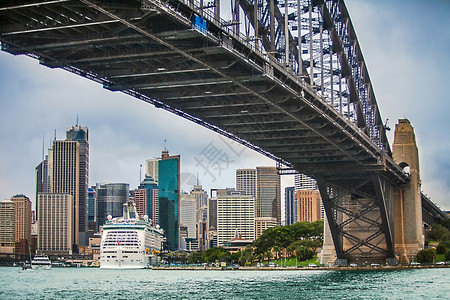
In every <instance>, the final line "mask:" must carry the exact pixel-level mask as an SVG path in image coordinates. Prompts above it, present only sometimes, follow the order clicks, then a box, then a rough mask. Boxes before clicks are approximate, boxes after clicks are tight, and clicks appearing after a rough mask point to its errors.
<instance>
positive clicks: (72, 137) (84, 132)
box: [66, 124, 89, 246]
mask: <svg viewBox="0 0 450 300" xmlns="http://www.w3.org/2000/svg"><path fill="white" fill-rule="evenodd" d="M66 141H76V142H78V152H79V157H78V169H79V172H78V192H77V197H78V232H79V244H80V245H85V246H87V245H89V234H88V188H89V131H88V129H87V127H80V126H78V124H77V126H71V127H68V128H67V129H66Z"/></svg>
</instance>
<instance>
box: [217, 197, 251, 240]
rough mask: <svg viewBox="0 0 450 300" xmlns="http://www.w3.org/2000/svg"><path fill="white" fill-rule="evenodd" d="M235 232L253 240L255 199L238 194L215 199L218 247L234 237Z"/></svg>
mask: <svg viewBox="0 0 450 300" xmlns="http://www.w3.org/2000/svg"><path fill="white" fill-rule="evenodd" d="M236 232H237V233H238V234H240V235H242V237H244V238H246V239H248V240H254V239H255V198H254V197H253V196H247V195H240V194H239V193H238V192H236V193H234V194H233V195H227V196H220V197H218V198H217V244H218V246H223V244H224V243H225V242H226V241H229V240H231V239H232V238H233V237H235V236H236Z"/></svg>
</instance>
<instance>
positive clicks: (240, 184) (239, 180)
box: [236, 169, 256, 199]
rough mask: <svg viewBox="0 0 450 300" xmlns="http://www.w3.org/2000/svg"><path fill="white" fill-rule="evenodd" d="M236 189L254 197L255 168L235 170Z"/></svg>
mask: <svg viewBox="0 0 450 300" xmlns="http://www.w3.org/2000/svg"><path fill="white" fill-rule="evenodd" d="M236 191H238V192H241V193H242V195H247V196H253V197H255V199H256V169H238V170H236Z"/></svg>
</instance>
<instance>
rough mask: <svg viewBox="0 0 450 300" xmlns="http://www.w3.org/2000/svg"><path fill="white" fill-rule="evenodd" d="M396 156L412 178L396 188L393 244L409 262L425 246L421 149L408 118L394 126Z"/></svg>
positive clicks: (395, 159)
mask: <svg viewBox="0 0 450 300" xmlns="http://www.w3.org/2000/svg"><path fill="white" fill-rule="evenodd" d="M393 159H394V161H395V162H396V163H397V164H398V165H400V166H401V167H402V168H404V170H405V171H406V172H408V173H409V174H410V181H409V182H408V183H407V184H405V185H403V186H398V187H395V190H394V245H395V254H396V255H397V256H398V260H399V261H400V263H409V262H410V261H411V260H412V259H413V258H414V257H415V256H416V255H417V252H418V251H419V250H421V249H423V246H424V235H423V225H422V201H421V181H420V170H419V151H418V148H417V144H416V138H415V135H414V128H413V127H412V126H411V123H410V122H409V121H408V120H407V119H400V120H399V123H398V124H397V125H396V126H395V135H394V144H393Z"/></svg>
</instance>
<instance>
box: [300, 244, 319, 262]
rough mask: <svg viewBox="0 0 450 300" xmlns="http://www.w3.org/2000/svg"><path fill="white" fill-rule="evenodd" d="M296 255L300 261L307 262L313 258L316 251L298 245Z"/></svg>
mask: <svg viewBox="0 0 450 300" xmlns="http://www.w3.org/2000/svg"><path fill="white" fill-rule="evenodd" d="M295 254H296V257H297V259H298V260H299V261H305V260H309V259H311V258H313V256H314V251H313V250H311V249H310V248H308V247H306V246H302V245H298V246H297V248H295Z"/></svg>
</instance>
